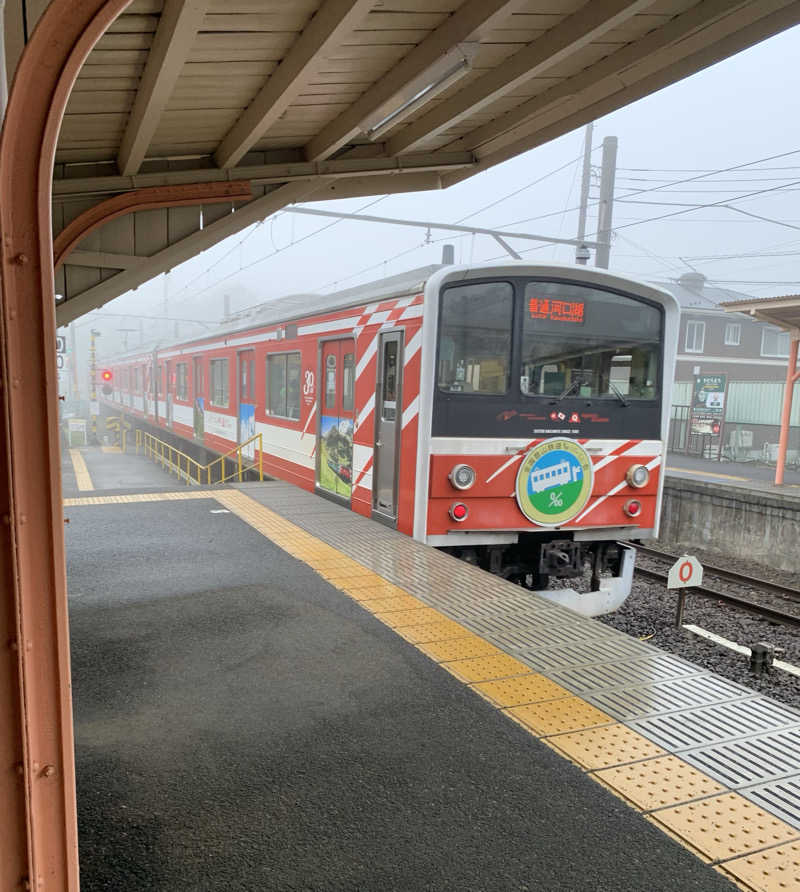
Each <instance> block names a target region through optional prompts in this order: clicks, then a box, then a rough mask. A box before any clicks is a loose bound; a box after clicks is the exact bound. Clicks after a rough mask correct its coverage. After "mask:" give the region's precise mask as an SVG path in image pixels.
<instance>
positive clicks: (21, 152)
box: [0, 0, 128, 892]
mask: <svg viewBox="0 0 800 892" xmlns="http://www.w3.org/2000/svg"><path fill="white" fill-rule="evenodd" d="M127 5H128V0H52V2H50V4H49V5H48V6H47V8H46V9H45V12H44V14H43V15H42V17H41V18H40V20H39V22H38V24H37V26H36V29H35V30H34V32H33V34H32V35H31V39H30V41H29V43H28V45H27V47H26V48H25V51H24V53H23V55H22V57H21V59H20V62H19V65H18V67H17V70H16V73H15V77H14V85H13V88H12V90H11V95H10V96H9V101H8V108H7V110H6V118H5V122H4V126H3V131H2V136H0V195H2V196H3V200H2V202H0V289H1V295H0V377H1V378H2V388H0V520H2V523H0V814H1V815H2V856H0V889H23V888H30V889H35V890H39V889H41V890H44V892H49V890H54V892H55V890H58V892H62V890H66V892H77V889H78V887H79V876H78V838H77V822H76V814H75V766H74V745H73V736H72V704H71V697H70V664H69V627H68V618H67V597H66V594H67V592H66V575H65V563H64V534H63V508H62V497H61V473H60V460H59V441H58V411H57V405H58V403H57V399H58V394H57V390H56V381H57V375H56V356H55V351H54V349H53V344H54V339H55V294H54V290H55V289H54V282H53V266H52V226H51V208H50V194H51V186H52V173H53V161H54V157H55V147H56V141H57V138H58V132H59V128H60V126H61V121H62V117H63V113H64V108H65V107H66V103H67V99H68V98H69V94H70V91H71V89H72V85H73V84H74V82H75V78H76V77H77V74H78V71H79V70H80V67H81V65H82V64H83V62H84V60H85V59H86V57H87V56H88V54H89V52H90V51H91V49H92V47H93V46H94V45H95V43H96V42H97V41H98V40H99V38H100V37H101V36H102V34H103V33H104V32H105V31H106V30H107V28H108V27H109V25H110V24H111V23H112V22H113V21H114V19H115V18H116V17H117V16H118V15H119V13H120V12H121V11H122V10H123V9H124V8H125V7H126V6H127Z"/></svg>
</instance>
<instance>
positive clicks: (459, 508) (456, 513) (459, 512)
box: [450, 502, 469, 523]
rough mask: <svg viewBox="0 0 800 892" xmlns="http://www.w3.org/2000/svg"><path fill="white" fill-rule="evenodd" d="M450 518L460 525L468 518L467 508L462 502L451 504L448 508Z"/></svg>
mask: <svg viewBox="0 0 800 892" xmlns="http://www.w3.org/2000/svg"><path fill="white" fill-rule="evenodd" d="M450 517H452V518H453V520H457V521H458V522H459V523H461V522H462V521H464V520H466V519H467V517H469V508H467V506H466V505H465V504H464V503H463V502H453V504H452V505H451V506H450Z"/></svg>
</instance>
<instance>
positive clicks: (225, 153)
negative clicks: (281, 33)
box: [214, 0, 373, 168]
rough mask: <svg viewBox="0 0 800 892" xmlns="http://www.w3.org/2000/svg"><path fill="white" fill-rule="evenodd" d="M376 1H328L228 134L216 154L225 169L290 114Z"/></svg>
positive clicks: (232, 164) (215, 157) (220, 164)
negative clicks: (326, 60)
mask: <svg viewBox="0 0 800 892" xmlns="http://www.w3.org/2000/svg"><path fill="white" fill-rule="evenodd" d="M372 5H373V0H327V2H326V3H325V4H324V5H323V6H322V8H321V9H320V10H319V11H318V12H317V13H316V15H315V16H314V17H313V18H312V19H311V21H310V22H309V23H308V25H307V26H306V28H305V30H304V31H303V33H302V34H301V35H300V38H299V39H298V40H297V42H296V43H295V44H294V46H293V47H292V49H291V50H290V51H289V53H288V54H287V56H286V58H285V59H283V61H282V62H281V64H280V65H279V66H278V68H277V69H276V70H275V72H274V73H273V74H272V75H271V76H270V78H269V80H267V82H266V83H265V84H264V86H263V87H262V88H261V90H260V91H259V93H258V95H257V96H256V98H255V99H254V100H253V101H252V102H251V103H250V105H249V106H248V107H247V108H246V109H245V111H244V113H243V114H242V116H241V117H240V118H239V120H238V121H237V122H236V123H235V124H234V125H233V127H232V128H231V129H230V130H229V131H228V133H227V135H226V136H225V139H223V140H222V142H221V143H220V146H219V148H218V149H217V151H216V152H215V154H214V160H215V161H216V162H217V165H218V166H219V167H222V168H226V167H233V166H234V165H235V164H238V163H239V161H240V160H241V159H242V158H243V157H244V155H245V153H246V152H247V151H248V150H249V149H251V148H252V147H253V145H254V144H255V143H256V141H257V140H258V138H259V137H260V136H261V135H262V134H263V133H265V132H266V131H267V130H268V129H269V127H270V126H271V125H272V124H273V123H274V122H275V121H277V120H278V118H279V117H280V116H281V115H282V114H283V113H284V111H286V108H287V107H288V105H289V103H291V102H292V101H293V100H294V99H295V98H296V97H297V95H298V94H299V93H300V91H301V90H302V89H303V87H304V86H305V85H306V84H307V83H308V80H309V78H310V77H311V76H312V75H313V74H315V73H316V71H317V69H318V68H319V66H320V65H321V64H322V62H323V61H324V58H325V55H326V53H328V52H329V51H330V50H331V49H332V48H334V47H337V46H338V45H339V44H340V43H341V41H342V38H343V37H344V36H345V35H347V34H349V33H350V32H351V31H352V30H353V28H354V26H355V25H357V24H358V23H359V22H360V21H361V19H363V18H364V16H365V15H366V14H367V13H368V12H369V10H370V9H371V7H372Z"/></svg>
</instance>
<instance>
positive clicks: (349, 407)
mask: <svg viewBox="0 0 800 892" xmlns="http://www.w3.org/2000/svg"><path fill="white" fill-rule="evenodd" d="M342 375H343V378H342V409H343V410H344V411H345V412H352V411H353V404H354V399H353V391H354V387H355V380H356V362H355V356H354V355H353V354H352V353H345V355H344V358H343V360H342Z"/></svg>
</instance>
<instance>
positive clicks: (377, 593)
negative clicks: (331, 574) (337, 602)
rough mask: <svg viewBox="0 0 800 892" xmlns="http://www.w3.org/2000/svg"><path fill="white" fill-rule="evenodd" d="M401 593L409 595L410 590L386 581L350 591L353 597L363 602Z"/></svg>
mask: <svg viewBox="0 0 800 892" xmlns="http://www.w3.org/2000/svg"><path fill="white" fill-rule="evenodd" d="M399 595H408V592H407V591H405V589H402V588H398V587H397V586H396V585H392V583H391V582H386V581H382V582H381V584H380V585H371V586H368V587H366V588H360V589H358V590H357V591H353V592H350V596H351V597H352V598H354V599H355V600H356V601H361V602H364V601H376V600H378V598H396V597H398V596H399Z"/></svg>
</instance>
